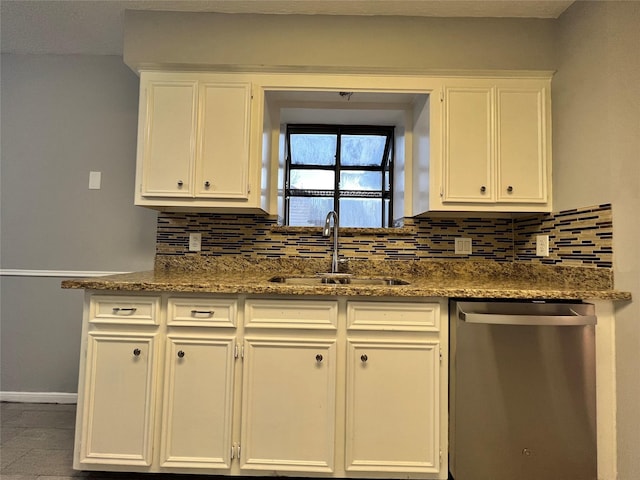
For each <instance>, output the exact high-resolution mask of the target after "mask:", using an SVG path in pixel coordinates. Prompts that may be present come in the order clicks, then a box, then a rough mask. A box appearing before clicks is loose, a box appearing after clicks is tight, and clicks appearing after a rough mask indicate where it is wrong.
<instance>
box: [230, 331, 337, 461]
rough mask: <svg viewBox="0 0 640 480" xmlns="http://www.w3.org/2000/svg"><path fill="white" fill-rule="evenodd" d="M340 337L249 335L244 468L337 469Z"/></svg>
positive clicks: (245, 397) (244, 408) (244, 407)
mask: <svg viewBox="0 0 640 480" xmlns="http://www.w3.org/2000/svg"><path fill="white" fill-rule="evenodd" d="M335 353H336V347H335V340H304V339H300V340H294V339H271V340H268V339H262V340H261V339H257V338H255V339H246V341H245V358H244V371H243V398H242V434H241V446H242V451H241V457H240V464H241V468H242V469H243V470H271V471H297V472H332V471H333V469H334V445H335V404H336V391H335V386H336V385H335V382H336V357H335Z"/></svg>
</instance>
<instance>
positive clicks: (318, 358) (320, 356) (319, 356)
mask: <svg viewBox="0 0 640 480" xmlns="http://www.w3.org/2000/svg"><path fill="white" fill-rule="evenodd" d="M323 358H324V357H323V356H322V355H320V354H317V355H316V362H318V363H322V360H323Z"/></svg>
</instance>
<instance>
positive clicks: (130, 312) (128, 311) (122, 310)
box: [113, 307, 137, 315]
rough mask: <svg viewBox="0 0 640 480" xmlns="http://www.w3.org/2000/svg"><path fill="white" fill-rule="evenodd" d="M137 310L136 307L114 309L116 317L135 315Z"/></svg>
mask: <svg viewBox="0 0 640 480" xmlns="http://www.w3.org/2000/svg"><path fill="white" fill-rule="evenodd" d="M136 310H137V308H136V307H126V308H125V307H113V313H115V314H116V315H133V314H134V313H136Z"/></svg>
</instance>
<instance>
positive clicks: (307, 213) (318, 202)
mask: <svg viewBox="0 0 640 480" xmlns="http://www.w3.org/2000/svg"><path fill="white" fill-rule="evenodd" d="M331 210H333V198H331V197H324V198H322V197H291V198H290V199H289V225H291V226H294V227H313V226H322V225H324V220H325V218H326V217H327V213H329V212H330V211H331Z"/></svg>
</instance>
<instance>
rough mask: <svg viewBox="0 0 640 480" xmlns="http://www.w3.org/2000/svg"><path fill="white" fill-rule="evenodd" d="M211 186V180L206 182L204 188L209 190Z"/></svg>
mask: <svg viewBox="0 0 640 480" xmlns="http://www.w3.org/2000/svg"><path fill="white" fill-rule="evenodd" d="M210 186H211V183H209V180H207V181H206V182H204V188H209V187H210Z"/></svg>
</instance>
